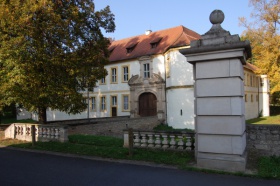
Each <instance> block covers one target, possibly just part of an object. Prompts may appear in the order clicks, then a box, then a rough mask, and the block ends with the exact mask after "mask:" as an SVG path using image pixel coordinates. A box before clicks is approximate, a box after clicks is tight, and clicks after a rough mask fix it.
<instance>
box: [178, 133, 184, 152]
mask: <svg viewBox="0 0 280 186" xmlns="http://www.w3.org/2000/svg"><path fill="white" fill-rule="evenodd" d="M178 149H180V150H182V149H184V142H183V136H178Z"/></svg>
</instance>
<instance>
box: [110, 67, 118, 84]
mask: <svg viewBox="0 0 280 186" xmlns="http://www.w3.org/2000/svg"><path fill="white" fill-rule="evenodd" d="M111 83H117V68H111Z"/></svg>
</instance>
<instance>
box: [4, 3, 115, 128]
mask: <svg viewBox="0 0 280 186" xmlns="http://www.w3.org/2000/svg"><path fill="white" fill-rule="evenodd" d="M114 29H115V23H114V15H113V14H112V13H111V11H110V7H109V6H107V7H105V8H104V9H102V10H100V11H95V7H94V3H93V2H92V0H20V1H19V0H3V1H1V2H0V77H1V79H0V98H1V100H0V106H1V105H5V104H6V105H9V104H10V103H12V102H16V103H19V104H22V105H23V106H24V108H26V109H27V110H29V111H37V112H38V116H39V123H46V109H47V108H52V109H57V110H60V111H64V112H67V113H74V114H75V113H79V112H81V111H83V110H84V109H85V108H86V104H85V102H83V99H84V98H83V95H82V94H81V91H85V90H86V89H87V88H89V89H90V87H94V86H95V83H96V81H97V80H98V79H101V78H102V77H104V76H105V75H106V74H107V71H106V70H105V69H104V64H106V63H107V62H108V58H109V51H108V46H109V44H110V42H109V39H107V38H105V37H104V36H103V34H102V30H105V31H106V32H113V31H114Z"/></svg>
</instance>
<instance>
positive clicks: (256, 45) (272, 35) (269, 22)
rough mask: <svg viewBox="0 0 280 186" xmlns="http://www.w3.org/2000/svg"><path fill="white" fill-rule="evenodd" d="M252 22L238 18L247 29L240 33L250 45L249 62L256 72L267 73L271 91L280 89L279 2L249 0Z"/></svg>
mask: <svg viewBox="0 0 280 186" xmlns="http://www.w3.org/2000/svg"><path fill="white" fill-rule="evenodd" d="M250 5H251V6H253V8H254V11H253V12H252V13H251V17H252V18H253V19H254V20H255V21H254V22H251V23H248V22H247V20H246V19H245V18H239V19H240V23H241V25H243V26H245V27H246V28H247V30H246V31H245V32H244V33H243V34H242V38H243V39H248V40H250V42H251V45H252V54H253V56H252V58H251V59H250V62H251V63H253V64H255V65H256V66H257V67H259V70H258V71H257V73H258V74H267V75H268V77H269V80H270V86H271V93H275V92H279V91H280V52H279V50H280V35H279V24H280V2H279V0H250Z"/></svg>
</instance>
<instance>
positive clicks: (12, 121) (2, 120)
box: [0, 118, 37, 124]
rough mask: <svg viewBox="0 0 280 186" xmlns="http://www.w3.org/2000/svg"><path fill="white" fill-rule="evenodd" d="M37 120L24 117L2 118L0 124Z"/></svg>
mask: <svg viewBox="0 0 280 186" xmlns="http://www.w3.org/2000/svg"><path fill="white" fill-rule="evenodd" d="M36 122H37V121H34V120H32V119H23V120H17V119H16V118H1V123H0V124H10V123H36Z"/></svg>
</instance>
